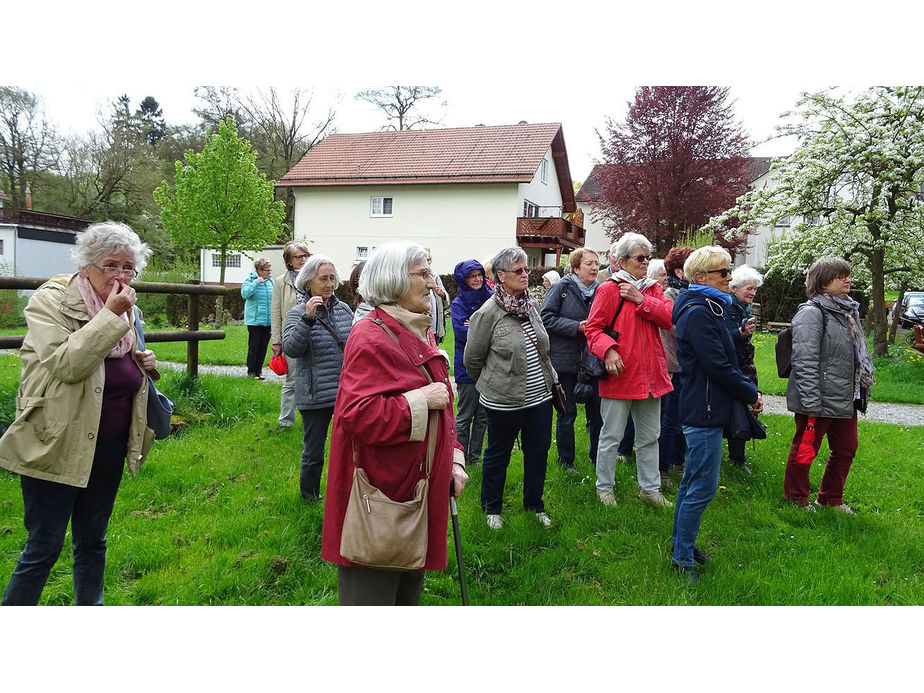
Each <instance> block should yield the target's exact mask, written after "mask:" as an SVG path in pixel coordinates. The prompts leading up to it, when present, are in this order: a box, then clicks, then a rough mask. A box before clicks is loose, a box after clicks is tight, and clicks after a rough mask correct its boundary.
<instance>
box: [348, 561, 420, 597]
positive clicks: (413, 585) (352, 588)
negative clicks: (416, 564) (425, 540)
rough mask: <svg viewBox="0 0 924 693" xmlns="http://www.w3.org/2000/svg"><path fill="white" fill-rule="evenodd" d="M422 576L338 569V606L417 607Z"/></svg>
mask: <svg viewBox="0 0 924 693" xmlns="http://www.w3.org/2000/svg"><path fill="white" fill-rule="evenodd" d="M425 572H426V571H423V570H376V569H374V568H357V567H353V566H345V565H338V566H337V593H338V597H339V600H340V606H417V604H418V603H420V595H421V593H422V592H423V581H424V573H425Z"/></svg>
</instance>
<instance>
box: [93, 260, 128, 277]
mask: <svg viewBox="0 0 924 693" xmlns="http://www.w3.org/2000/svg"><path fill="white" fill-rule="evenodd" d="M90 266H91V267H95V268H96V269H97V270H99V271H100V272H102V273H103V274H105V275H106V276H107V277H114V276H115V275H117V274H121V275H123V276H126V277H131V278H132V279H134V278H135V277H137V276H138V270H136V269H135V268H134V267H116V266H115V265H104V266H103V267H100V266H99V265H95V264H93V263H92V262H91V263H90Z"/></svg>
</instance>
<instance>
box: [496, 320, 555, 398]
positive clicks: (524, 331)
mask: <svg viewBox="0 0 924 693" xmlns="http://www.w3.org/2000/svg"><path fill="white" fill-rule="evenodd" d="M508 315H510V314H509V313H508ZM510 319H511V320H513V321H514V322H515V323H516V324H517V325H518V326H519V327H520V329H521V330H523V334H525V335H526V336H527V338H528V339H529V341H531V342H532V343H533V346H534V347H536V353H537V354H538V355H539V358H540V359H542V362H543V364H544V365H545V366H546V367H548V369H549V375H552V373H554V372H555V370H554V369H553V368H552V363H551V361H549V357H548V356H546V355H545V354H543V353H542V349H540V348H539V344H538V343H537V342H536V340H535V339H533V337H532V335H531V334H530V333H529V332H527V331H526V328H525V327H523V323H521V322H520V321H519V320H517V319H516V318H515V317H513V316H512V315H510ZM552 380H553V382H556V383H557V382H558V380H557V379H556V378H555V377H554V376H552Z"/></svg>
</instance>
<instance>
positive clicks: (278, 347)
mask: <svg viewBox="0 0 924 693" xmlns="http://www.w3.org/2000/svg"><path fill="white" fill-rule="evenodd" d="M281 353H282V344H273V356H279V354H281Z"/></svg>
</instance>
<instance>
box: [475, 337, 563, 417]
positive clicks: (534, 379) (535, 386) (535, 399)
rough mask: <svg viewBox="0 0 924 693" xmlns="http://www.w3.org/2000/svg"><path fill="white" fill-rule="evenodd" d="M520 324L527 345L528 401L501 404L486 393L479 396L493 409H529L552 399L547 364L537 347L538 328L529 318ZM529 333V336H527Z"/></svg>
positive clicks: (484, 403)
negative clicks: (545, 369) (546, 375)
mask: <svg viewBox="0 0 924 693" xmlns="http://www.w3.org/2000/svg"><path fill="white" fill-rule="evenodd" d="M520 324H521V325H522V326H523V330H524V333H523V343H524V344H525V346H526V401H525V402H524V403H523V405H522V406H516V405H513V404H500V403H499V402H493V401H491V400H489V399H487V398H486V397H485V396H484V395H481V396H480V397H479V401H480V402H481V404H482V405H484V406H486V407H490V408H491V409H504V410H513V409H527V408H529V407H534V406H536V405H537V404H542V403H543V402H545V401H548V400H550V399H552V392H551V391H550V390H549V389H548V388H547V387H546V385H545V376H544V375H543V372H544V368H545V366H544V365H543V361H542V358H541V357H540V356H539V352H538V351H537V349H536V344H538V342H537V341H536V330H535V329H534V328H533V324H532V323H531V322H530V321H529V320H526V321H524V322H521V323H520ZM527 334H528V335H529V336H527Z"/></svg>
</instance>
